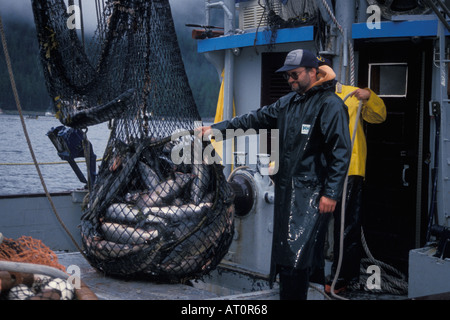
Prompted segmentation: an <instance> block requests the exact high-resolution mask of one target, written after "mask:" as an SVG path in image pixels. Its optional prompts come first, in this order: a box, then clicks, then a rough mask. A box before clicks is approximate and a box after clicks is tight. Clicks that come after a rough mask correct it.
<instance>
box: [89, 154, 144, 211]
mask: <svg viewBox="0 0 450 320" xmlns="http://www.w3.org/2000/svg"><path fill="white" fill-rule="evenodd" d="M142 149H143V146H139V147H138V148H137V150H136V152H135V153H134V154H133V155H131V154H128V155H127V157H126V159H127V160H126V161H125V162H123V163H122V168H121V170H120V172H119V173H117V174H109V176H108V177H107V179H106V180H105V181H103V183H102V184H101V185H98V186H99V189H98V190H95V187H96V186H97V184H95V185H94V191H93V194H92V197H91V196H90V197H91V200H92V205H91V206H90V207H89V208H88V210H87V211H86V212H85V213H83V215H82V217H81V219H82V220H84V219H93V218H95V216H96V215H97V213H98V212H101V211H102V210H103V209H104V208H105V206H107V205H108V204H109V203H110V201H111V200H112V198H113V197H115V196H116V194H117V192H118V191H120V190H121V189H122V188H123V187H124V186H125V185H126V183H127V182H128V176H129V175H130V173H131V171H132V170H133V168H134V167H135V165H136V162H137V161H138V158H139V156H140V154H141V152H142Z"/></svg>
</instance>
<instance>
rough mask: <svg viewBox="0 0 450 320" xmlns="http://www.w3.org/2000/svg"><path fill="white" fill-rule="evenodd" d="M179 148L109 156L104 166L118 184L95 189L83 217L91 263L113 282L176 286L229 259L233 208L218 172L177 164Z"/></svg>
mask: <svg viewBox="0 0 450 320" xmlns="http://www.w3.org/2000/svg"><path fill="white" fill-rule="evenodd" d="M181 143H186V142H185V141H184V142H180V141H175V142H174V141H171V140H170V141H167V139H166V140H163V141H162V142H158V143H152V144H151V145H147V146H146V145H145V142H144V143H142V144H140V146H138V147H136V148H133V149H136V152H135V153H134V154H133V155H130V154H127V153H126V152H125V153H123V154H118V155H114V156H111V157H107V158H108V159H109V161H106V162H105V163H103V164H102V165H104V166H105V167H107V168H108V173H109V174H110V176H112V177H115V178H116V179H115V180H113V179H109V180H110V183H109V184H108V183H103V184H99V185H97V188H96V189H95V190H94V191H93V192H92V193H91V194H90V198H89V204H88V205H87V208H86V209H85V213H84V216H83V218H82V225H81V226H82V228H81V233H82V239H83V243H84V246H85V248H86V253H87V255H88V257H89V258H90V260H91V264H93V265H94V266H96V267H97V268H99V269H101V270H102V271H104V272H106V273H108V274H113V275H122V276H131V275H147V276H151V277H157V278H158V279H159V280H161V279H170V280H174V279H177V280H179V279H186V278H195V277H201V276H202V275H204V274H206V273H208V272H209V271H211V270H212V269H214V268H215V267H216V266H217V264H218V263H219V262H220V260H221V259H222V258H223V257H224V255H225V254H226V253H227V251H228V247H229V245H230V243H231V240H232V236H233V231H234V230H233V228H234V227H233V213H234V206H233V194H232V191H231V189H230V187H229V185H228V183H227V182H226V181H225V178H224V175H223V173H222V166H221V165H218V164H215V163H208V162H209V161H208V160H205V159H203V160H202V161H201V162H199V161H197V162H199V163H195V161H192V162H194V163H192V164H190V163H185V162H182V163H181V164H175V163H174V162H173V161H172V160H171V153H172V150H173V149H174V148H177V147H179V145H180V144H181ZM188 149H189V148H188ZM192 150H194V148H192ZM194 156H195V155H194V154H192V158H191V157H188V158H187V159H189V158H191V159H193V158H194ZM119 158H121V159H123V160H120V159H119ZM119 163H120V165H118V164H119ZM121 177H122V178H123V180H122V181H121V180H120V178H121ZM118 179H119V180H118ZM98 199H101V201H100V200H98Z"/></svg>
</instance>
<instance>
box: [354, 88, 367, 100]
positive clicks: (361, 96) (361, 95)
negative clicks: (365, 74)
mask: <svg viewBox="0 0 450 320" xmlns="http://www.w3.org/2000/svg"><path fill="white" fill-rule="evenodd" d="M350 96H351V97H355V98H356V99H358V100H369V98H370V90H367V89H357V90H355V91H353V92H352V94H351V95H350Z"/></svg>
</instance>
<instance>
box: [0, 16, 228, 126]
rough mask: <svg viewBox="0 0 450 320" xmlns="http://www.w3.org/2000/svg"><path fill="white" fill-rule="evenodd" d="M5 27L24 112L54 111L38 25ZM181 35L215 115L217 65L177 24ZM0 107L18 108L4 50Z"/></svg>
mask: <svg viewBox="0 0 450 320" xmlns="http://www.w3.org/2000/svg"><path fill="white" fill-rule="evenodd" d="M3 23H4V29H5V33H6V39H7V43H8V51H9V55H10V57H11V64H12V68H13V73H14V79H15V82H16V86H17V91H18V93H19V97H20V102H21V106H22V109H23V110H24V111H30V112H45V111H51V110H52V108H53V106H52V100H51V98H50V96H49V94H48V91H47V88H46V84H45V78H44V74H43V71H42V65H41V62H40V60H39V46H38V40H37V36H36V28H35V26H34V24H31V23H30V22H27V21H19V20H11V19H9V20H8V19H5V20H4V22H3ZM176 29H177V37H178V43H179V46H180V50H181V53H182V57H183V62H184V65H185V69H186V73H187V76H188V79H189V84H190V86H191V89H192V92H193V95H194V99H195V102H196V104H197V108H198V111H199V113H200V115H201V116H202V117H203V118H211V117H214V115H215V109H216V104H217V97H218V93H219V87H220V83H219V78H218V74H217V71H216V70H215V68H214V67H213V66H212V65H211V64H210V63H209V62H208V61H207V60H206V58H205V57H204V56H203V55H202V54H199V53H198V52H197V44H196V40H194V39H192V38H191V35H190V32H191V30H189V29H188V28H185V27H184V26H177V27H176ZM0 93H1V94H0V109H3V110H5V111H7V110H17V107H16V103H15V100H14V95H13V93H12V89H11V82H10V78H9V75H8V70H7V67H6V62H5V57H4V54H3V50H0Z"/></svg>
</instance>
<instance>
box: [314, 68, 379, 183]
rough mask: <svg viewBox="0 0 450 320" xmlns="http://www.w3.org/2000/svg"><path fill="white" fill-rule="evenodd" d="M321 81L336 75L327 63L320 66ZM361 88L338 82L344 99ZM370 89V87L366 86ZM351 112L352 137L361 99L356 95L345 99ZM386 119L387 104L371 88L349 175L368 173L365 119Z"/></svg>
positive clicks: (339, 93) (356, 137) (365, 103)
mask: <svg viewBox="0 0 450 320" xmlns="http://www.w3.org/2000/svg"><path fill="white" fill-rule="evenodd" d="M318 71H319V82H324V81H328V80H332V79H334V78H335V77H336V74H335V73H334V71H333V69H331V68H330V67H329V66H327V65H322V66H320V67H319V70H318ZM357 89H359V88H357V87H353V86H347V85H343V84H340V83H337V84H336V94H337V95H338V96H339V97H340V98H341V99H342V100H343V99H344V98H345V97H346V96H347V95H348V94H349V93H351V92H353V91H355V90H357ZM366 89H368V90H370V89H369V88H366ZM345 105H346V106H347V108H348V113H349V127H350V137H353V129H354V128H355V120H356V115H357V111H358V106H359V100H358V99H356V98H355V97H349V98H348V99H347V100H346V101H345ZM385 120H386V106H385V104H384V102H383V100H382V99H381V98H380V97H378V96H377V95H376V93H375V92H373V91H372V90H370V97H369V100H363V105H362V108H361V116H360V117H359V122H358V126H357V129H356V135H355V142H354V145H353V151H352V158H351V160H350V167H349V171H348V175H349V176H352V175H357V176H362V177H365V174H366V158H367V143H366V136H365V134H364V129H363V121H367V122H369V123H382V122H384V121H385Z"/></svg>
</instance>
